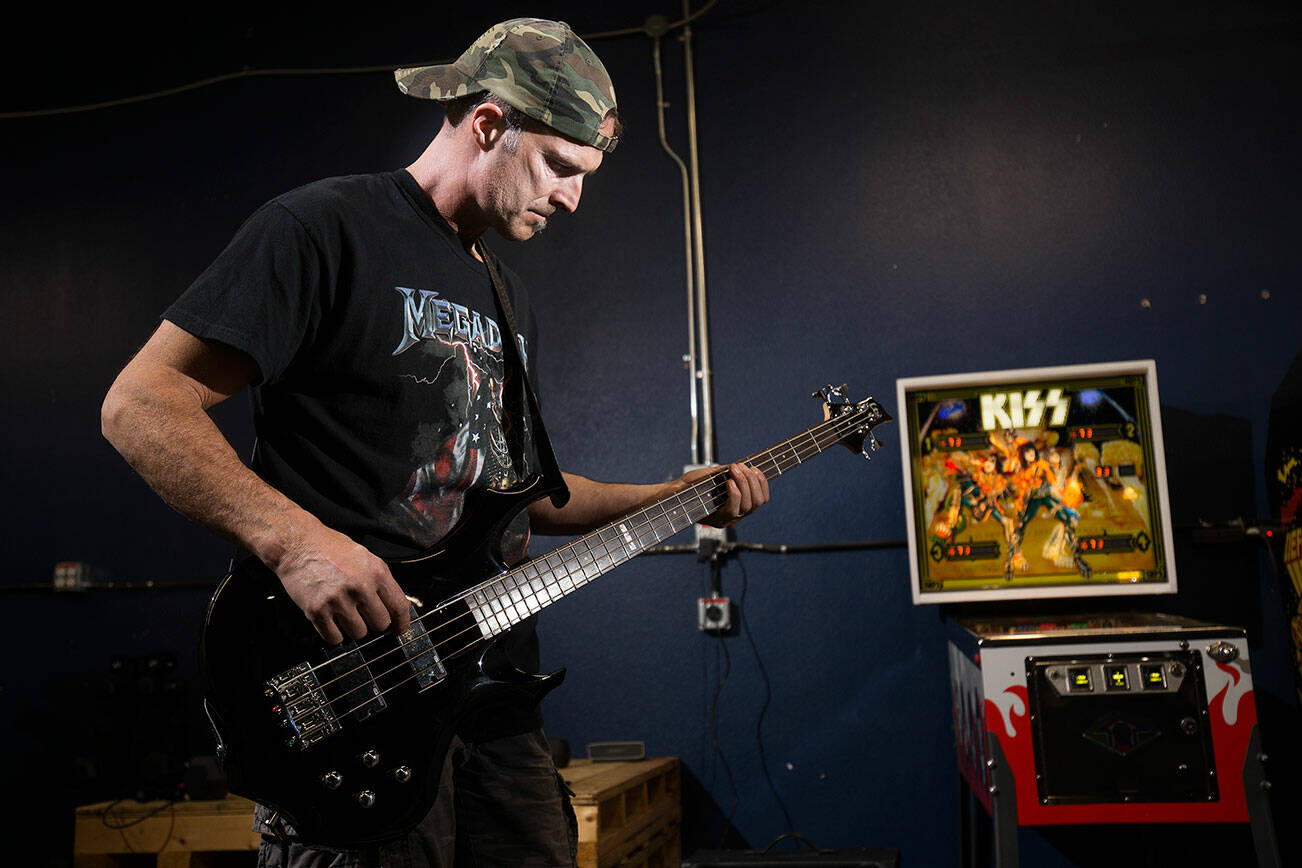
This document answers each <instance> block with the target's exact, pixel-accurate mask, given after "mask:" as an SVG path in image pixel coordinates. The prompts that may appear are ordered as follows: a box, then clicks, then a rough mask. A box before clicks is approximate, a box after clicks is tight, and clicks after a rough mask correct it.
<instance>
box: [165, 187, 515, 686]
mask: <svg viewBox="0 0 1302 868" xmlns="http://www.w3.org/2000/svg"><path fill="white" fill-rule="evenodd" d="M499 271H500V272H501V275H502V281H503V283H504V284H505V289H506V293H507V296H508V298H509V299H510V301H511V304H512V307H513V310H514V313H515V317H516V320H517V325H518V327H519V328H520V330H521V335H520V349H521V357H522V358H523V359H524V360H525V364H526V368H527V369H528V371H529V374H530V375H531V376H532V375H533V374H534V372H535V369H536V368H535V359H536V355H537V340H536V335H535V320H534V316H533V311H532V309H531V308H530V305H529V302H528V298H527V297H526V295H525V292H524V288H523V286H522V284H521V282H520V280H519V279H518V277H516V275H515V274H514V273H512V272H511V271H510V270H509V269H507V268H505V267H502V266H501V265H500V263H499ZM164 317H165V318H166V319H168V320H170V321H172V322H173V323H175V324H176V325H178V326H180V327H181V328H183V329H185V330H186V331H188V332H190V333H192V334H194V335H196V336H199V337H201V338H207V339H214V340H217V341H221V342H223V343H225V344H229V345H231V346H234V347H236V348H238V349H240V350H243V351H244V352H246V353H248V354H249V355H250V356H251V357H252V358H253V360H254V361H255V362H256V363H257V366H258V370H259V378H258V381H257V382H256V383H255V384H254V389H253V409H254V429H255V432H256V434H257V445H256V447H255V450H254V455H253V458H252V461H251V464H252V466H253V469H254V470H255V471H256V472H257V473H258V474H259V475H260V476H261V477H262V478H263V479H264V480H265V481H266V482H268V483H269V484H271V485H272V486H274V487H275V488H277V489H279V490H280V491H281V492H283V493H284V494H285V495H287V496H288V497H289V498H290V499H292V500H293V501H294V502H296V503H297V504H298V505H300V506H302V507H303V508H304V509H306V510H307V511H309V512H311V513H312V514H313V515H315V516H317V517H318V518H319V519H321V520H322V521H323V522H324V523H325V524H326V525H328V526H329V527H332V528H334V529H336V530H338V531H341V532H343V533H345V534H347V535H349V536H351V537H352V538H353V539H355V540H357V541H358V542H360V543H362V544H363V545H365V546H366V547H367V548H369V549H371V550H372V551H373V552H375V553H376V554H378V555H380V556H382V557H399V556H410V555H413V554H417V553H420V552H422V551H424V550H426V549H429V548H430V547H431V546H433V545H435V544H436V543H437V542H438V541H439V540H440V539H442V538H443V537H444V536H445V535H446V534H447V533H448V531H449V530H450V529H451V528H452V527H453V526H454V525H455V524H456V522H457V521H458V519H460V518H461V516H462V513H463V510H464V508H465V505H466V503H465V496H466V493H467V492H468V491H470V490H472V489H475V488H481V487H482V488H493V489H502V488H506V487H508V486H510V485H511V484H512V483H513V482H515V481H516V480H518V479H521V478H523V477H524V476H526V475H528V474H530V473H531V472H533V467H532V466H530V465H532V464H533V463H535V461H536V459H535V458H534V455H533V450H532V446H531V444H529V442H528V441H529V432H528V428H527V420H523V421H522V423H521V427H522V429H523V439H524V440H525V443H526V445H525V448H524V449H523V453H524V454H523V456H520V455H519V453H520V451H521V450H520V449H519V448H516V447H515V446H514V444H508V438H507V435H506V433H505V432H506V430H507V429H508V428H509V427H510V426H509V425H507V424H504V423H505V422H506V420H504V418H503V404H502V399H503V396H502V378H503V373H504V356H503V341H504V340H507V339H508V338H506V337H504V335H503V329H504V326H503V324H502V323H501V321H500V317H499V315H498V312H497V304H496V301H495V298H494V294H493V289H492V284H491V283H490V281H489V278H488V275H487V271H486V269H485V267H484V264H483V263H482V262H480V261H478V260H476V259H475V258H474V257H473V256H471V255H470V254H469V253H467V252H466V250H465V248H463V247H462V245H461V243H460V241H459V240H458V239H457V237H456V235H455V234H454V233H453V231H452V229H451V227H450V226H449V225H448V224H447V222H446V221H445V220H444V219H443V217H442V216H441V215H440V214H439V213H438V211H437V210H436V209H435V208H434V206H433V203H432V202H430V200H429V199H428V197H427V196H426V195H425V193H424V191H422V190H421V189H420V187H419V185H417V183H416V181H415V180H414V179H413V178H412V177H411V175H410V174H408V173H407V172H406V171H396V172H390V173H385V174H377V175H358V176H349V177H342V178H332V179H327V180H324V181H319V182H316V183H313V184H309V185H307V186H305V187H302V188H299V189H297V190H294V191H292V192H290V193H287V194H285V195H283V196H280V197H278V198H276V199H274V200H272V201H271V202H269V203H267V204H266V205H264V206H263V207H262V208H260V209H259V210H258V211H257V212H256V213H254V215H253V216H252V217H250V218H249V219H248V220H247V221H246V222H245V223H244V225H243V226H242V227H241V228H240V229H239V231H238V232H237V234H236V235H235V237H234V239H233V240H232V241H231V243H230V245H229V246H228V247H227V248H226V250H225V251H223V253H222V254H221V255H220V256H219V257H218V258H217V260H216V261H215V262H214V263H213V264H212V265H211V266H210V267H209V268H208V269H207V270H206V271H204V272H203V274H201V275H200V276H199V278H198V279H197V280H196V281H195V282H194V284H192V285H191V286H190V288H189V289H187V290H186V292H185V293H184V294H183V295H182V296H181V297H180V298H179V299H178V300H177V301H176V303H175V304H174V305H172V306H171V307H170V308H169V309H168V310H167V311H166V312H165V314H164ZM512 436H513V437H515V436H517V435H516V434H514V433H513V434H512ZM513 456H516V457H514V458H513ZM521 465H524V466H521ZM527 527H528V518H527V513H521V515H520V516H519V518H518V520H517V521H516V522H515V523H514V524H513V528H512V531H510V532H508V533H507V534H506V535H505V537H504V538H503V541H502V542H503V556H504V558H505V559H506V560H507V562H508V563H513V562H514V561H515V560H518V559H520V558H521V557H523V556H524V553H525V548H526V546H527ZM479 578H486V577H468V579H474V580H478V579H479ZM521 626H522V627H524V628H525V629H524V630H520V631H517V632H518V633H521V634H525V635H522V636H520V637H519V638H525V636H527V637H528V639H529V640H530V642H529V643H528V644H526V646H525V647H523V648H521V647H520V643H518V642H517V643H514V644H516V646H517V648H516V649H515V650H517V651H520V652H523V653H524V655H525V656H526V657H535V658H536V646H532V623H528V624H526V625H521ZM530 650H532V654H531V653H529V652H530ZM512 656H513V657H517V656H518V655H517V654H516V653H513V654H512ZM517 662H518V663H520V664H522V665H524V666H526V667H529V666H531V665H532V666H536V660H528V659H517Z"/></svg>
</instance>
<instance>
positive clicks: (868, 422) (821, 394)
mask: <svg viewBox="0 0 1302 868" xmlns="http://www.w3.org/2000/svg"><path fill="white" fill-rule="evenodd" d="M814 397H815V398H819V399H820V400H822V402H823V418H824V419H826V420H828V421H831V420H832V419H842V418H843V419H844V420H845V422H846V425H847V426H848V427H849V430H848V431H847V432H846V434H845V436H843V437H842V438H841V439H840V440H839V441H838V442H839V443H841V445H842V446H845V447H846V448H847V449H849V450H850V451H851V452H858V453H859V454H860V455H862V456H863V457H864V458H867V459H868V460H870V461H871V460H872V455H871V454H869V453H871V452H876V451H877V450H878V449H880V448H882V444H881V441H880V440H878V439H877V437H876V435H875V434H873V429H874V428H876V427H877V426H878V425H881V424H883V423H886V422H890V421H892V418H893V417H892V416H891V414H890V413H887V412H886V410H885V409H884V408H883V407H882V405H881V404H878V403H877V401H876V400H875V399H874V398H864V399H863V400H862V401H851V400H850V398H849V396H848V395H847V394H846V386H845V384H842V385H841V386H839V387H838V386H830V385H829V386H824V387H823V388H821V389H819V390H818V391H817V392H815V393H814Z"/></svg>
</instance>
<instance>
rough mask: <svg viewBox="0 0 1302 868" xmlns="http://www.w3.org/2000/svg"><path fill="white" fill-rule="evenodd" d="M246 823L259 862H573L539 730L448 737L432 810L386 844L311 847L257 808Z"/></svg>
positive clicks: (448, 866) (313, 867)
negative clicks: (477, 738)
mask: <svg viewBox="0 0 1302 868" xmlns="http://www.w3.org/2000/svg"><path fill="white" fill-rule="evenodd" d="M268 820H271V821H272V822H270V823H268ZM254 824H255V830H256V831H258V832H261V833H262V847H261V849H260V850H259V852H258V865H259V866H260V868H487V866H521V868H560V866H573V865H574V864H575V858H576V855H577V852H578V831H577V824H576V822H575V819H574V808H573V807H572V806H571V805H570V799H569V790H568V789H567V788H566V786H565V782H564V781H563V780H561V777H560V775H559V774H558V773H557V771H556V767H555V765H554V764H553V763H552V758H551V752H550V749H549V747H548V744H547V739H546V737H545V736H544V735H543V734H542V731H541V730H536V731H534V732H529V733H525V734H523V735H516V736H508V737H506V738H499V739H495V740H493V741H487V742H476V743H469V742H463V741H461V740H460V739H453V742H452V747H451V749H450V750H449V752H448V759H447V762H446V763H444V765H443V778H442V781H441V782H440V785H439V798H438V801H437V802H436V803H435V806H434V808H433V809H432V810H431V811H430V812H429V814H428V815H427V816H426V817H425V819H424V820H423V821H421V823H420V825H419V826H417V827H416V828H415V829H413V830H412V831H411V832H409V833H408V834H407V835H406V836H405V837H403V838H400V839H397V840H395V841H392V842H389V843H387V844H383V845H379V846H375V847H367V848H365V849H362V850H335V849H332V848H328V847H313V846H310V845H307V844H304V843H303V842H301V841H299V840H298V839H296V838H294V837H293V830H292V829H291V828H289V827H288V825H287V824H286V823H284V822H283V821H275V820H274V819H273V816H272V815H271V814H270V812H268V811H267V810H266V809H265V808H262V807H261V806H260V807H259V808H258V812H257V816H256V818H255V821H254Z"/></svg>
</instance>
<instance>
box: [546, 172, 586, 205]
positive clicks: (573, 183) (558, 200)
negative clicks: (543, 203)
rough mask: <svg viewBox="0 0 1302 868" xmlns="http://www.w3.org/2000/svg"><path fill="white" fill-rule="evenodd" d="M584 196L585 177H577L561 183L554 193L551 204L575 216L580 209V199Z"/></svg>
mask: <svg viewBox="0 0 1302 868" xmlns="http://www.w3.org/2000/svg"><path fill="white" fill-rule="evenodd" d="M582 196H583V176H582V175H575V176H574V177H573V178H566V179H564V180H563V181H561V182H560V184H559V185H558V186H557V188H556V190H555V191H554V192H553V193H552V196H551V203H552V204H553V205H555V206H556V207H557V208H563V209H565V210H566V211H568V212H569V213H571V214H573V213H574V212H575V211H577V210H578V209H579V199H580V198H581V197H582Z"/></svg>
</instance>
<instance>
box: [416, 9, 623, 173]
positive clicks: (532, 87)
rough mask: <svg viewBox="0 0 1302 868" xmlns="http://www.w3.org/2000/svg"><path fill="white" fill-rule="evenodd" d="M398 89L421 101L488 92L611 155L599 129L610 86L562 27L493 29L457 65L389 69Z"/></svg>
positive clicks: (587, 51)
mask: <svg viewBox="0 0 1302 868" xmlns="http://www.w3.org/2000/svg"><path fill="white" fill-rule="evenodd" d="M393 76H394V78H395V79H397V81H398V89H399V90H401V91H402V92H403V93H405V94H407V95H408V96H414V97H419V98H421V99H433V100H439V101H440V102H442V101H444V100H450V99H456V98H457V97H461V96H466V95H467V94H472V93H479V92H480V91H485V90H486V91H488V92H489V93H491V94H494V95H496V96H499V97H501V98H502V99H504V100H506V102H507V103H509V104H510V105H512V106H513V107H515V108H516V109H519V110H520V111H522V112H524V113H525V114H526V115H528V116H529V117H531V118H533V119H534V120H536V121H539V122H541V123H544V124H546V125H547V126H549V127H551V128H552V129H554V130H556V131H557V132H558V133H561V134H562V135H566V136H569V137H570V138H572V139H576V140H577V141H580V142H583V143H584V144H588V145H592V146H593V147H595V148H600V149H601V150H603V151H607V152H609V151H613V150H615V146H616V145H617V144H619V139H618V137H611V136H606V135H603V134H602V133H600V132H598V128H599V127H600V126H601V124H602V122H603V121H604V120H605V119H606V115H607V114H608V113H609V112H610V111H611V109H613V108H615V87H614V85H612V84H611V82H610V75H609V74H608V73H607V72H606V67H604V66H602V64H601V61H600V60H598V59H597V55H596V54H594V53H593V51H592V49H591V48H589V47H588V45H587V43H585V42H584V41H583V40H582V39H580V38H579V37H578V36H576V35H575V33H574V31H573V30H571V29H570V26H569V25H568V24H566V23H565V22H564V21H546V20H543V19H540V18H513V19H511V20H510V21H503V22H502V23H501V24H495V25H493V26H492V27H490V28H489V29H488V31H487V32H486V33H485V34H484V35H483V36H481V37H479V38H478V39H476V40H475V43H474V44H473V45H471V46H470V47H469V48H467V49H466V52H465V53H464V54H462V55H461V57H459V58H457V60H456V62H455V63H448V64H442V65H439V66H417V67H410V68H407V69H399V70H395V71H394V73H393Z"/></svg>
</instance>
